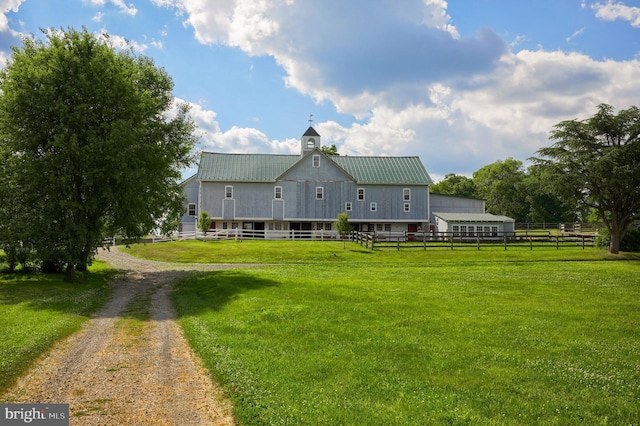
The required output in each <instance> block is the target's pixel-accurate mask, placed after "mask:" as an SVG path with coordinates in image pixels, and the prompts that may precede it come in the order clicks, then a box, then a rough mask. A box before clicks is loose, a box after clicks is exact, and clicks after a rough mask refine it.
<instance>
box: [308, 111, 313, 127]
mask: <svg viewBox="0 0 640 426" xmlns="http://www.w3.org/2000/svg"><path fill="white" fill-rule="evenodd" d="M311 125H313V114H309V126H311Z"/></svg>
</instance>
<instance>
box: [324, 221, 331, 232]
mask: <svg viewBox="0 0 640 426" xmlns="http://www.w3.org/2000/svg"><path fill="white" fill-rule="evenodd" d="M331 226H332V223H331V222H327V223H325V224H324V230H325V231H331Z"/></svg>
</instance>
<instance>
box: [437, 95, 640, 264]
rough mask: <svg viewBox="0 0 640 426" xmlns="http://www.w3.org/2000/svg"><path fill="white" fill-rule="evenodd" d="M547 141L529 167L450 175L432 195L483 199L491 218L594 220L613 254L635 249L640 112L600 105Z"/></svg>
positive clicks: (501, 165)
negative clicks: (616, 111)
mask: <svg viewBox="0 0 640 426" xmlns="http://www.w3.org/2000/svg"><path fill="white" fill-rule="evenodd" d="M550 139H551V140H552V141H553V142H554V143H553V144H552V145H551V146H550V147H546V148H542V149H540V150H539V151H538V152H537V154H538V157H533V158H531V159H530V160H531V161H532V165H531V166H529V167H528V168H526V169H525V168H524V166H523V163H522V162H521V161H518V160H515V159H513V158H507V159H506V160H504V161H496V162H495V163H493V164H489V165H487V166H484V167H482V168H481V169H480V170H478V171H476V172H474V173H473V176H472V178H468V177H466V176H460V175H456V174H447V175H446V176H445V179H444V180H442V181H441V182H439V183H437V184H435V185H433V186H432V187H431V191H432V192H434V193H440V194H452V195H458V196H464V197H476V198H480V199H483V200H485V202H486V204H485V206H486V211H487V212H488V213H493V214H500V215H506V216H509V217H512V218H514V219H515V220H516V221H517V222H573V221H582V222H598V223H601V224H602V226H603V230H602V231H603V233H604V234H606V235H607V237H608V245H609V251H610V252H611V253H618V252H619V251H620V248H621V247H623V248H624V249H629V248H637V247H636V246H637V245H638V244H631V243H629V241H639V240H640V232H639V231H638V221H639V220H640V217H639V213H640V110H639V109H638V108H637V107H635V106H632V107H630V108H628V109H626V110H621V111H619V112H618V113H617V114H615V113H614V110H613V107H612V106H610V105H606V104H601V105H599V106H598V108H597V111H596V114H595V115H594V116H593V117H590V118H588V119H586V120H567V121H563V122H561V123H558V124H557V125H556V126H554V129H553V130H552V131H551V135H550ZM625 236H627V237H628V238H627V242H628V243H627V246H626V247H625V246H624V245H623V243H624V239H625Z"/></svg>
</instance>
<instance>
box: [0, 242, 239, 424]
mask: <svg viewBox="0 0 640 426" xmlns="http://www.w3.org/2000/svg"><path fill="white" fill-rule="evenodd" d="M98 258H99V259H102V260H106V261H107V262H109V263H110V264H111V265H113V266H114V267H116V268H118V269H122V270H123V271H125V272H124V274H123V276H122V277H120V278H118V279H117V280H116V281H115V282H114V290H113V295H112V297H111V299H110V301H109V302H108V303H107V304H106V305H105V306H104V307H103V308H102V309H101V310H100V311H99V312H97V313H96V315H95V316H94V318H93V319H92V320H91V321H90V322H89V324H88V325H87V326H86V327H85V328H84V329H83V330H82V331H81V332H79V333H77V334H75V335H73V336H72V337H70V338H69V339H66V340H64V341H63V342H60V343H59V344H57V345H56V346H55V347H54V348H53V350H52V351H50V352H49V353H48V354H47V355H45V356H44V357H43V358H42V359H40V360H39V361H38V362H37V363H36V365H35V366H34V367H33V368H32V369H31V370H30V371H29V373H28V374H27V375H26V376H24V377H23V378H21V379H20V380H19V381H18V383H17V384H16V385H15V386H14V387H13V388H12V389H10V390H9V391H8V392H7V393H5V394H4V395H2V398H1V400H2V402H16V403H68V404H70V415H71V419H70V424H71V425H82V426H84V425H232V424H234V421H233V417H232V415H231V409H232V406H231V403H230V402H229V401H228V400H225V399H224V397H223V395H222V392H221V390H220V389H219V388H218V387H217V386H216V385H215V384H214V383H212V381H211V380H210V379H209V377H208V376H207V374H206V372H205V370H204V368H203V367H202V365H201V363H200V360H199V359H198V358H197V357H196V356H195V355H194V353H193V352H192V350H191V348H190V347H189V345H188V344H187V341H186V339H185V337H184V336H183V334H182V330H181V329H180V327H179V326H178V324H177V323H176V314H175V312H174V310H173V308H172V306H171V302H170V300H169V291H170V289H171V285H172V283H173V281H174V280H175V279H176V278H178V277H180V276H182V275H184V274H185V273H186V272H185V271H186V270H190V269H224V268H229V267H233V265H199V266H194V265H184V264H167V263H161V262H151V261H144V260H140V259H136V258H133V257H131V256H129V255H126V254H124V253H122V252H120V251H119V250H114V249H112V250H111V251H110V252H106V251H101V252H100V253H99V255H98ZM132 302H133V303H134V304H132ZM134 311H135V312H144V313H145V314H146V315H148V318H147V319H144V320H140V319H139V320H137V321H136V320H135V312H134ZM127 313H129V315H127ZM132 316H133V319H132Z"/></svg>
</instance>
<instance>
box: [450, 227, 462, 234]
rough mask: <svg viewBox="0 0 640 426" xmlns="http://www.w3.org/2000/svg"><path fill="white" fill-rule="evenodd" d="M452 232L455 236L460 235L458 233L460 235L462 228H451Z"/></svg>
mask: <svg viewBox="0 0 640 426" xmlns="http://www.w3.org/2000/svg"><path fill="white" fill-rule="evenodd" d="M451 231H452V232H453V235H458V233H460V226H459V225H453V226H452V227H451Z"/></svg>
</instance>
